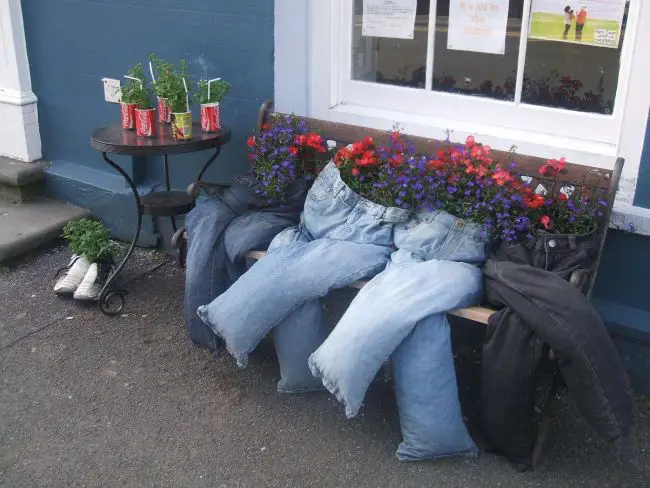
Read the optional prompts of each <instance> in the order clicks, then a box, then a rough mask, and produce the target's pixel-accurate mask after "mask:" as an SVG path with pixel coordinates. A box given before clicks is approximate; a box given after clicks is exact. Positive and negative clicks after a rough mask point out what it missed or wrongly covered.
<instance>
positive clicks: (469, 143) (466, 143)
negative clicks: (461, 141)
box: [465, 136, 476, 147]
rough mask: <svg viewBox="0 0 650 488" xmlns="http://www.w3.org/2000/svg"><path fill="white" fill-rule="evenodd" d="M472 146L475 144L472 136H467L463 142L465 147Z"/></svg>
mask: <svg viewBox="0 0 650 488" xmlns="http://www.w3.org/2000/svg"><path fill="white" fill-rule="evenodd" d="M474 144H476V142H475V140H474V136H468V137H467V139H466V140H465V145H466V146H467V147H472V146H473V145H474Z"/></svg>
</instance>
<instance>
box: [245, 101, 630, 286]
mask: <svg viewBox="0 0 650 488" xmlns="http://www.w3.org/2000/svg"><path fill="white" fill-rule="evenodd" d="M274 115H275V113H274V112H273V102H272V101H267V102H264V103H263V104H262V106H261V108H260V113H259V118H258V126H257V130H258V133H261V131H262V126H263V125H264V124H266V123H272V119H273V116H274ZM277 115H285V114H277ZM300 119H302V120H304V121H305V123H306V124H307V127H309V129H310V130H313V131H315V132H318V133H319V134H320V135H321V136H322V137H324V138H325V139H327V140H330V141H336V143H337V147H344V146H345V145H347V144H350V143H352V142H354V141H357V140H360V139H363V138H364V137H365V136H371V137H372V138H373V139H374V140H375V141H376V142H377V143H378V144H381V143H384V142H387V140H388V137H389V136H388V132H386V131H382V130H378V129H371V128H367V127H360V126H356V125H350V124H342V123H338V122H330V121H326V120H320V119H312V118H308V117H300ZM408 138H409V140H410V141H411V142H413V144H414V146H415V148H416V151H417V153H418V154H422V155H435V154H436V152H437V151H438V150H441V149H444V148H445V147H446V144H447V143H446V142H445V141H440V140H436V139H428V138H426V137H417V136H410V135H409V136H408ZM492 154H493V156H494V158H495V159H497V160H500V161H504V162H511V161H514V162H515V163H516V170H515V172H517V173H519V174H520V175H522V176H528V177H530V178H531V180H530V181H531V184H532V185H533V187H535V188H538V187H539V186H540V185H541V186H543V187H544V188H546V189H549V188H548V180H546V181H545V180H544V178H542V177H540V175H539V173H538V169H539V168H540V167H541V166H542V165H543V164H544V163H545V162H546V160H545V159H542V158H538V157H535V156H527V155H523V154H517V153H514V154H513V153H511V152H505V151H496V150H492ZM624 162H625V160H624V159H623V158H617V159H616V161H615V162H614V166H613V168H612V169H602V168H595V167H593V166H587V165H582V164H571V163H567V165H566V170H567V171H566V174H563V175H561V178H560V182H561V185H560V186H561V187H565V186H566V187H571V186H588V187H591V188H593V189H594V193H595V195H596V196H597V197H599V198H603V199H605V200H607V206H606V207H605V209H604V211H603V215H602V217H601V219H600V222H599V238H600V249H599V253H598V260H597V263H596V267H595V269H594V272H593V273H592V276H591V280H590V284H589V288H588V296H591V292H592V291H593V285H594V283H595V279H596V272H597V270H598V265H599V264H600V259H601V255H602V250H603V247H604V244H605V238H606V236H607V230H608V227H609V222H610V218H611V214H612V208H613V204H614V198H615V197H616V192H617V190H618V183H619V180H620V177H621V172H622V171H623V164H624ZM556 190H557V191H559V188H556Z"/></svg>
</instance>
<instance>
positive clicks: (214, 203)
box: [184, 176, 311, 352]
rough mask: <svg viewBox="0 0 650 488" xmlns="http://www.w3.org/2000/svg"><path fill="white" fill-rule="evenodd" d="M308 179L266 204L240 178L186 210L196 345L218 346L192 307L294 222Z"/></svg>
mask: <svg viewBox="0 0 650 488" xmlns="http://www.w3.org/2000/svg"><path fill="white" fill-rule="evenodd" d="M310 183H311V182H310V181H307V180H300V181H298V182H296V183H294V184H293V186H292V187H291V188H290V189H289V194H288V198H287V201H286V202H285V203H284V204H283V205H281V206H280V205H278V206H275V207H269V206H266V205H265V203H264V202H261V201H259V199H258V198H257V197H256V196H255V192H254V189H253V185H254V181H251V179H250V176H248V177H242V178H240V179H239V180H238V181H237V182H235V183H234V184H233V185H231V186H230V187H228V188H226V189H225V190H224V191H223V192H222V193H221V194H220V195H217V196H212V197H208V198H201V199H199V200H198V201H197V203H196V207H194V209H192V210H191V211H190V212H189V214H188V215H187V218H186V220H185V225H186V228H187V238H188V250H187V262H186V271H185V300H184V314H185V324H186V326H187V329H188V332H189V335H190V338H191V339H192V341H193V342H194V343H195V344H196V345H198V346H200V347H205V348H207V349H209V350H210V351H212V352H215V351H217V350H218V348H219V343H220V340H219V338H218V337H216V336H215V334H214V332H212V330H211V329H210V328H209V327H206V325H205V324H204V323H203V322H202V321H201V320H200V319H199V317H198V316H197V315H196V309H197V308H198V307H199V306H200V305H203V304H205V303H207V302H209V301H210V300H212V299H214V298H215V297H217V296H219V295H220V294H221V293H223V292H224V291H225V290H226V289H227V288H228V286H230V285H231V284H232V283H233V282H234V281H235V280H236V279H237V278H238V277H239V276H240V275H241V274H243V273H244V271H245V270H246V258H245V256H246V253H247V252H248V251H251V250H255V249H263V248H265V247H266V246H267V245H268V244H269V242H270V241H271V240H272V239H273V238H274V237H275V236H276V235H277V234H278V233H279V232H280V231H282V230H284V229H286V228H287V227H289V226H291V225H295V224H296V222H297V221H298V216H299V214H300V211H301V209H302V206H303V202H304V199H305V195H306V193H307V189H308V188H309V185H310Z"/></svg>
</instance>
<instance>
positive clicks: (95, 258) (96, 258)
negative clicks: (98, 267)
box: [63, 218, 119, 263]
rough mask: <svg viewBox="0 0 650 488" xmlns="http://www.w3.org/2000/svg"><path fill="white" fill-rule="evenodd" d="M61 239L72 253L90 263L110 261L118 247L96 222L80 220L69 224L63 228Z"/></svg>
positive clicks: (104, 229)
mask: <svg viewBox="0 0 650 488" xmlns="http://www.w3.org/2000/svg"><path fill="white" fill-rule="evenodd" d="M63 237H64V238H65V239H66V240H67V241H68V244H69V245H70V248H71V249H72V252H73V253H75V254H77V255H80V256H81V255H83V256H85V257H86V259H88V261H90V262H91V263H96V262H101V261H111V260H112V258H113V255H114V254H115V253H116V252H117V251H118V249H119V245H118V244H117V243H116V242H113V241H111V234H110V232H109V231H108V229H107V228H106V226H104V224H102V223H101V222H100V221H98V220H94V219H88V218H86V219H80V220H74V221H72V222H69V223H68V224H67V225H66V226H65V227H64V228H63Z"/></svg>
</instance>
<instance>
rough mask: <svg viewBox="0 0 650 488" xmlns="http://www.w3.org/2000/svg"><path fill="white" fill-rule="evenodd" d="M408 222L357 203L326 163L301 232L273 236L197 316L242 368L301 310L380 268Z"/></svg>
mask: <svg viewBox="0 0 650 488" xmlns="http://www.w3.org/2000/svg"><path fill="white" fill-rule="evenodd" d="M408 215H409V214H408V212H407V211H405V210H402V209H398V208H393V207H384V206H382V205H377V204H375V203H373V202H370V201H368V200H365V199H364V198H362V197H360V196H359V195H357V194H356V193H354V192H353V191H352V190H350V189H349V188H348V187H347V186H346V185H345V184H344V183H343V181H342V180H341V178H340V175H339V172H338V169H337V168H336V166H335V165H334V164H333V163H330V164H328V166H327V167H326V168H325V169H324V170H323V171H322V172H321V174H320V175H319V176H318V178H317V179H316V181H315V182H314V184H313V185H312V187H311V188H310V190H309V192H308V193H307V198H306V200H305V209H304V211H303V213H302V215H301V225H300V227H299V228H298V229H287V231H285V233H281V234H280V235H278V236H277V237H276V239H275V240H274V242H272V243H271V251H270V252H269V254H268V255H267V256H265V257H264V258H263V259H261V260H260V261H258V262H257V263H255V265H253V267H251V269H250V270H249V271H248V272H246V273H245V274H244V275H243V276H242V277H241V278H240V279H239V280H238V281H237V282H236V283H234V284H233V286H231V287H230V288H229V289H228V291H226V292H225V293H223V294H222V295H221V296H219V297H217V298H216V299H215V300H213V301H212V302H211V303H209V304H208V305H205V306H202V307H199V309H198V312H197V313H198V314H199V316H200V317H201V319H202V320H203V321H204V322H205V323H206V324H207V325H209V326H210V328H211V329H212V330H213V331H214V332H215V333H216V334H217V335H219V336H220V337H222V338H223V339H224V340H225V342H226V346H227V348H228V351H229V352H230V353H231V354H232V355H233V356H234V357H235V359H236V360H237V363H238V364H239V366H240V367H245V366H246V364H247V360H248V354H249V353H250V352H251V351H252V350H253V349H254V348H255V347H256V346H257V344H258V343H259V342H260V341H261V340H262V338H263V337H264V336H265V335H266V334H267V333H269V332H270V331H271V330H272V329H273V328H274V327H275V326H276V325H278V324H280V323H281V322H282V321H283V320H284V319H285V318H286V317H287V316H288V315H289V314H290V313H291V312H293V311H295V310H296V309H297V308H298V307H299V306H300V305H302V304H304V303H305V302H308V301H310V300H315V299H318V298H322V297H324V296H325V295H327V293H328V292H329V291H330V290H332V289H335V288H342V287H344V286H347V285H349V284H350V283H352V282H354V281H356V280H359V279H364V278H369V277H371V276H374V275H375V274H377V273H378V272H380V271H381V270H382V269H384V267H385V265H386V263H387V262H388V259H389V257H390V249H389V246H391V245H392V234H393V227H394V225H395V224H397V223H400V222H401V223H404V222H406V220H407V218H408ZM286 242H289V244H287V245H283V244H284V243H286ZM274 243H275V244H274ZM278 243H279V244H278ZM251 302H253V303H254V305H251Z"/></svg>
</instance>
